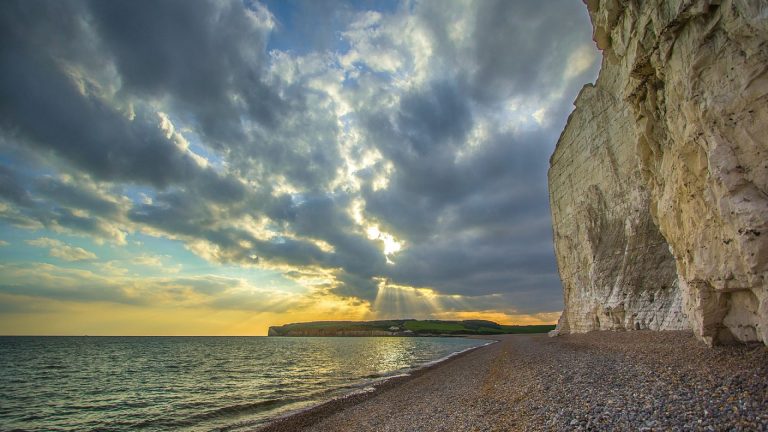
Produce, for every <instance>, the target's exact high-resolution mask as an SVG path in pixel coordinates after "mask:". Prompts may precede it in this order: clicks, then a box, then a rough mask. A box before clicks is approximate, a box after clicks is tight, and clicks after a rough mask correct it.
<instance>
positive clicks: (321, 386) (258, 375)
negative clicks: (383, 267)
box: [0, 336, 489, 431]
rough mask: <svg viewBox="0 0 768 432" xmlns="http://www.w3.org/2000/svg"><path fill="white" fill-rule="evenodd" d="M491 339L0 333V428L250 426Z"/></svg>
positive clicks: (236, 428) (372, 384) (207, 428)
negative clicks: (32, 335) (38, 335)
mask: <svg viewBox="0 0 768 432" xmlns="http://www.w3.org/2000/svg"><path fill="white" fill-rule="evenodd" d="M488 343H489V341H487V340H478V339H467V338H429V337H354V338H353V337H323V338H320V337H318V338H304V337H93V336H91V337H89V336H82V337H67V336H60V337H46V336H40V337H37V336H35V337H26V336H8V337H0V430H2V431H6V430H14V429H21V430H28V431H128V430H130V431H137V430H138V431H141V430H145V431H246V430H253V429H254V428H257V427H259V426H262V425H264V424H266V423H267V422H269V421H271V420H274V419H275V418H278V417H280V416H284V415H287V414H290V413H293V412H298V411H301V410H304V409H308V408H310V407H312V406H315V405H317V404H320V403H323V402H325V401H328V400H331V399H334V398H343V397H347V396H348V395H350V394H354V393H359V392H368V391H372V390H373V389H375V387H376V385H378V384H380V383H382V382H384V381H386V380H388V379H391V378H392V377H397V376H403V375H407V374H409V373H411V372H413V371H414V370H416V369H419V368H423V367H425V366H428V365H431V364H434V363H436V362H439V361H442V360H444V359H446V358H449V357H451V356H453V355H456V354H457V353H460V352H463V351H466V350H468V349H472V348H474V347H478V346H480V345H484V344H488Z"/></svg>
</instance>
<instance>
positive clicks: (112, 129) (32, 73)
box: [0, 2, 227, 188]
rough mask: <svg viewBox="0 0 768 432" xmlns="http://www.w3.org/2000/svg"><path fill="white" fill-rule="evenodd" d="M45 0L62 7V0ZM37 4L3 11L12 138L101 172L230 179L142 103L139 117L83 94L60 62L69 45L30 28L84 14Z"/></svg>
mask: <svg viewBox="0 0 768 432" xmlns="http://www.w3.org/2000/svg"><path fill="white" fill-rule="evenodd" d="M45 5H51V7H52V8H55V7H56V3H55V2H52V3H45ZM35 6H40V5H38V4H35V3H34V2H20V3H13V2H11V3H8V4H4V5H3V9H2V12H0V23H2V25H1V27H2V29H1V30H0V39H2V40H3V49H2V51H0V70H2V79H0V95H2V97H1V98H0V127H2V128H3V129H4V130H5V132H6V133H7V134H8V135H10V137H11V138H12V139H15V140H16V141H23V142H24V143H26V144H27V145H30V146H35V147H37V148H39V149H40V150H43V151H50V152H51V153H53V154H54V155H56V156H57V157H59V158H61V159H64V160H66V161H68V162H69V163H71V164H73V165H74V166H76V167H78V168H80V169H83V170H85V171H87V172H88V173H89V174H91V175H93V176H94V177H96V178H98V179H103V180H110V181H129V182H139V183H146V184H151V185H153V186H156V187H161V188H162V187H166V186H168V185H169V184H171V183H175V182H188V181H192V180H194V179H195V177H197V176H201V175H205V176H206V177H207V178H205V179H204V180H206V181H210V180H214V181H219V182H224V183H226V182H227V180H224V179H217V178H216V177H215V176H212V175H211V174H210V173H208V172H207V170H206V169H203V168H201V167H199V166H198V164H197V163H196V162H195V161H194V159H193V158H192V157H191V156H190V155H189V154H188V153H186V152H184V151H182V150H180V149H179V147H178V146H177V145H176V144H175V143H174V142H173V141H171V140H170V139H168V137H167V136H166V133H165V132H164V131H163V130H162V129H161V128H160V126H159V119H158V117H157V115H154V114H153V113H150V112H147V111H145V110H144V109H143V108H141V107H138V112H137V113H136V118H135V119H134V120H132V121H131V120H129V119H128V118H127V117H126V116H125V115H124V114H123V113H121V112H119V111H118V110H116V109H115V108H113V107H111V106H109V105H107V104H106V103H105V102H104V101H103V100H101V99H100V98H98V97H95V96H91V95H89V94H83V92H82V91H81V90H80V89H78V88H77V86H76V84H75V82H73V80H72V79H71V78H70V77H69V76H67V74H66V73H65V72H64V70H62V66H61V65H60V64H59V62H60V60H61V59H60V58H59V57H58V56H59V55H66V54H69V53H66V52H65V53H62V52H59V51H60V50H61V49H63V48H61V47H58V46H56V44H53V45H52V46H50V49H49V50H47V49H46V47H48V44H47V39H50V38H51V37H52V36H53V34H47V35H41V34H38V33H37V32H28V31H27V29H28V28H33V29H34V28H38V27H40V26H42V24H41V23H39V22H38V20H40V19H47V20H50V21H52V22H53V24H52V26H53V27H54V28H59V27H67V26H66V25H64V24H61V23H60V22H64V23H65V24H66V23H69V22H71V21H76V20H77V18H78V17H76V16H67V15H63V16H45V15H42V16H41V15H37V14H35V13H31V12H30V10H35V9H36V8H35ZM40 9H42V10H45V8H40ZM55 24H61V25H55ZM70 31H74V30H70ZM56 36H57V37H58V35H56ZM72 49H76V47H72Z"/></svg>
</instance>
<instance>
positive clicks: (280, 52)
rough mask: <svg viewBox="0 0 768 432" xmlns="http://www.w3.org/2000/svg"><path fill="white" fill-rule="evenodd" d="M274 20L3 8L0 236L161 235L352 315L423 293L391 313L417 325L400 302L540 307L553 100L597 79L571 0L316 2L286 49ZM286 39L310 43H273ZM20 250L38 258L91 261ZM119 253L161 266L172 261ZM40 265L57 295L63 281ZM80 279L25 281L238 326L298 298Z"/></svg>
mask: <svg viewBox="0 0 768 432" xmlns="http://www.w3.org/2000/svg"><path fill="white" fill-rule="evenodd" d="M302 8H304V9H306V10H314V8H315V7H314V6H312V7H310V6H307V5H303V6H302V7H301V8H300V9H302ZM273 9H274V10H269V9H268V8H267V6H264V5H262V4H260V3H258V2H240V1H223V2H222V1H197V2H192V3H188V2H179V1H175V0H161V1H158V2H156V3H154V4H153V5H152V7H146V5H143V4H142V3H140V2H139V3H137V2H135V1H128V0H119V1H110V2H104V1H74V0H73V1H68V2H54V1H51V2H41V3H35V4H34V5H31V4H30V3H29V2H25V1H11V2H8V3H7V4H6V5H5V6H4V7H3V9H2V11H0V39H1V40H3V41H4V42H3V44H4V46H5V47H8V49H5V50H2V51H0V94H2V95H3V97H2V98H0V221H2V223H4V224H7V225H8V226H12V227H17V228H23V229H27V230H41V229H46V230H49V231H54V232H62V233H67V234H77V235H84V236H88V237H90V238H92V239H94V240H96V241H101V242H104V241H106V242H112V243H116V244H124V243H125V241H126V240H125V239H126V236H128V235H130V234H133V233H142V234H145V235H150V236H153V237H157V238H161V239H170V240H176V241H181V242H183V243H184V245H185V246H186V247H187V249H189V250H190V251H192V252H194V253H195V254H197V255H199V256H200V257H202V258H204V259H206V260H208V261H211V262H214V263H227V264H234V265H239V266H243V267H247V268H249V269H253V271H259V269H261V270H265V269H266V270H270V271H279V272H281V273H282V274H283V275H284V276H285V277H286V278H289V279H291V280H295V281H297V283H300V284H302V285H303V286H305V287H306V288H307V289H308V290H309V291H310V292H311V293H313V294H314V295H318V296H321V297H322V298H326V299H335V300H334V301H336V300H339V298H340V297H343V298H345V299H346V300H344V301H348V302H351V303H350V304H357V302H360V304H364V305H368V306H369V307H370V308H371V313H372V314H374V315H375V314H377V313H381V314H386V313H390V312H391V311H392V308H390V307H388V306H385V303H383V302H381V301H379V302H378V303H377V298H379V295H380V294H381V290H382V284H381V282H380V281H382V280H386V281H387V284H389V285H392V286H398V287H402V288H401V291H398V292H400V293H406V292H408V293H416V294H418V293H422V294H423V293H425V292H427V291H408V290H409V289H412V290H422V289H428V290H431V291H429V292H432V293H433V295H431V296H432V297H430V296H426V297H425V296H420V295H408V296H405V297H403V299H406V300H407V301H413V302H415V303H414V304H413V305H411V307H412V309H410V310H412V311H413V312H412V313H430V314H437V313H439V311H436V310H432V311H430V310H428V309H426V308H424V307H417V304H418V303H419V302H420V301H421V300H419V299H425V298H433V297H434V298H438V299H443V300H444V301H441V302H440V307H442V308H443V309H445V310H446V311H452V312H455V313H457V314H458V313H460V312H462V311H464V309H460V308H459V306H457V305H455V304H454V303H452V301H453V300H451V299H454V297H451V296H458V297H456V298H461V299H462V302H464V305H463V306H461V307H465V308H470V307H474V308H475V309H477V310H484V311H486V312H487V313H497V312H498V313H507V312H509V313H512V312H514V313H515V314H517V315H521V314H522V315H524V314H534V313H538V312H551V311H555V310H557V309H558V308H560V307H561V300H560V297H561V296H560V286H559V279H558V275H557V269H556V266H555V261H554V256H553V253H552V246H551V228H550V221H549V208H548V198H547V189H546V170H547V160H548V157H549V154H550V153H551V151H552V149H553V148H554V143H555V142H556V140H557V137H558V135H559V131H560V129H561V128H562V127H563V125H564V123H565V119H566V117H567V114H568V112H569V111H570V110H571V108H572V106H571V101H572V100H573V98H574V97H575V96H576V93H577V91H578V89H579V88H580V87H581V85H582V84H583V83H584V82H586V81H588V80H590V79H592V78H594V75H595V73H596V68H597V61H596V58H597V57H596V56H595V49H594V47H593V45H592V43H591V40H590V37H591V32H590V28H589V23H588V17H587V14H586V11H585V8H584V7H583V5H580V4H576V3H573V2H566V1H557V2H554V3H552V2H547V3H542V2H536V1H532V0H530V1H520V2H505V1H493V0H489V1H484V2H450V3H446V2H442V1H420V2H414V3H410V2H404V3H402V4H398V5H396V6H395V7H392V8H390V9H388V10H381V9H379V10H362V7H361V6H360V5H359V4H358V5H347V4H341V5H339V6H338V7H337V8H332V9H333V10H331V9H330V8H326V10H322V9H323V8H321V12H318V19H317V23H316V27H312V28H309V29H307V30H306V34H305V35H301V34H299V33H295V34H294V33H292V31H293V30H294V29H292V28H291V27H290V26H291V22H293V21H292V18H290V19H289V17H287V16H285V15H280V14H281V13H282V12H280V11H281V10H284V9H285V8H281V7H278V5H273ZM304 9H302V10H304ZM303 13H307V12H306V11H305V12H303ZM300 14H301V13H300ZM302 16H303V15H302ZM294 18H295V17H294ZM311 22H313V23H315V22H314V21H311ZM136 29H141V31H136ZM51 34H55V35H57V37H56V38H53V39H52V38H51V36H50V35H51ZM291 34H293V36H291ZM308 35H317V36H308ZM320 35H324V36H320ZM329 35H330V36H329ZM309 38H312V39H316V40H317V43H311V44H306V45H302V46H301V47H297V49H291V46H290V44H291V43H292V42H291V41H293V42H294V43H295V42H296V41H299V40H300V41H303V42H306V40H307V39H309ZM303 42H302V43H303ZM374 230H375V231H376V232H378V233H379V234H378V235H369V233H370V232H374ZM34 242H36V243H30V245H31V246H36V247H48V248H49V249H50V251H51V255H52V256H56V257H58V258H62V259H71V260H94V259H96V257H95V255H93V254H92V253H90V252H88V251H85V250H84V249H81V248H74V247H72V246H69V245H66V244H63V243H60V242H59V243H54V242H57V241H56V240H53V239H51V238H48V237H43V238H40V239H38V240H35V241H34ZM394 245H399V249H397V248H396V247H394ZM89 254H90V255H89ZM65 257H66V258H65ZM132 259H133V264H135V265H140V266H155V267H158V266H163V267H165V268H175V267H174V265H173V258H169V259H167V260H166V259H165V258H160V257H158V256H156V255H150V254H144V255H137V256H134V257H133V258H132ZM129 261H130V259H129ZM102 264H103V265H105V266H106V265H107V264H108V263H102ZM12 270H13V271H14V272H17V273H18V272H20V271H21V270H20V269H12ZM49 270H50V272H51V274H52V275H53V276H51V277H52V278H54V277H55V278H57V279H56V280H57V281H58V282H60V283H62V284H63V285H62V286H68V285H67V284H68V283H69V282H68V281H70V280H74V279H76V278H75V276H74V275H73V274H71V273H66V272H64V271H63V270H61V269H56V270H55V271H54V270H53V269H49ZM8 271H10V270H8ZM126 274H127V273H122V274H117V273H116V275H117V276H118V277H120V278H126V277H128V276H126ZM80 276H82V277H86V278H87V279H88V280H90V281H92V282H93V283H92V285H91V286H92V287H93V289H92V290H88V289H85V290H84V291H82V290H79V289H75V287H74V286H72V287H71V289H70V290H69V291H68V290H56V289H54V287H53V286H49V285H45V284H44V285H42V286H49V288H47V289H45V290H41V289H39V288H37V289H36V288H34V287H32V284H27V285H24V286H25V287H26V288H25V289H27V288H28V289H30V290H32V291H33V292H37V293H39V295H41V296H42V295H49V296H53V297H55V298H61V297H62V296H64V297H67V296H70V297H72V298H79V299H91V298H101V299H102V300H105V299H112V300H109V301H117V302H126V303H130V302H135V303H141V302H143V301H145V299H146V298H152V299H155V300H158V301H164V302H165V301H167V302H173V301H176V302H179V304H187V303H189V302H192V303H194V304H203V303H205V304H209V305H211V307H222V308H230V307H237V305H238V304H239V305H243V307H246V305H247V308H248V309H249V310H267V309H269V310H278V309H279V310H288V309H291V308H296V307H299V306H297V304H300V303H301V302H303V301H305V300H306V299H304V298H302V297H300V296H299V297H296V298H295V301H296V302H298V303H295V302H294V301H293V300H292V297H291V295H289V294H285V295H284V294H276V293H272V294H274V295H275V297H274V298H271V297H270V295H272V294H265V292H263V291H259V290H256V289H255V288H254V287H248V286H246V285H243V284H242V283H241V282H238V281H231V280H215V279H210V278H206V279H200V280H197V279H195V280H192V279H183V277H184V276H183V275H177V276H175V277H174V278H166V279H162V280H160V279H149V280H148V283H147V287H151V290H156V291H157V294H153V293H152V292H151V290H150V289H149V288H147V289H145V288H141V289H140V288H137V287H138V285H139V282H138V281H128V280H127V279H120V281H119V283H118V282H115V281H106V280H100V279H98V277H95V275H80ZM25 277H31V275H28V276H25ZM30 280H31V279H30ZM22 285H23V284H22ZM20 286H21V285H20ZM98 286H102V287H107V288H106V289H105V291H104V292H105V293H107V294H104V293H102V294H97V293H99V292H100V291H98V289H97V288H96V287H98ZM252 288H253V289H252ZM249 290H251V291H249ZM14 292H15V291H14ZM62 293H64V294H62ZM138 293H141V294H140V295H139V294H138ZM217 293H218V294H217ZM223 293H229V294H227V295H223ZM220 294H221V295H220ZM100 295H101V296H102V297H99V296H100ZM192 299H194V300H192ZM408 299H409V300H408ZM487 299H493V303H494V305H493V306H489V305H486V300H487ZM379 300H381V299H380V298H379ZM406 300H402V301H406ZM83 301H85V300H83ZM105 301H106V300H105ZM201 302H202V303H201ZM206 302H207V303H206ZM401 304H402V302H401ZM286 308H287V309H286ZM494 308H495V309H494ZM499 308H506V309H505V310H506V311H507V312H503V311H499V310H498V309H499ZM467 310H468V309H467ZM402 311H403V313H405V312H407V309H402ZM522 315H521V316H522ZM510 316H511V315H510Z"/></svg>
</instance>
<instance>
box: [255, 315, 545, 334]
mask: <svg viewBox="0 0 768 432" xmlns="http://www.w3.org/2000/svg"><path fill="white" fill-rule="evenodd" d="M554 328H555V326H554V325H530V326H516V325H502V324H497V323H495V322H493V321H486V320H464V321H443V320H414V319H402V320H381V321H314V322H306V323H294V324H286V325H283V326H273V327H270V328H269V335H270V336H462V335H494V334H514V333H546V332H548V331H550V330H552V329H554Z"/></svg>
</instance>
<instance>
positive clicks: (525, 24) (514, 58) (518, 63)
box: [472, 0, 588, 102]
mask: <svg viewBox="0 0 768 432" xmlns="http://www.w3.org/2000/svg"><path fill="white" fill-rule="evenodd" d="M586 17H587V10H586V8H585V7H584V5H583V4H582V3H581V2H578V1H570V0H559V1H547V2H541V1H538V0H522V1H514V2H510V1H504V0H491V1H484V2H481V3H479V8H478V13H477V22H476V23H475V27H474V29H475V30H474V33H473V35H472V40H473V50H472V51H473V53H474V64H475V65H476V67H477V71H476V72H475V74H474V76H473V79H472V81H473V95H474V96H475V97H478V98H481V99H493V100H498V99H500V98H503V97H508V96H510V95H530V94H534V93H541V92H542V90H545V89H547V88H548V87H551V86H553V85H556V83H557V82H558V81H560V80H561V79H562V78H561V75H562V72H563V66H564V65H563V60H564V59H567V58H568V56H569V54H571V53H572V52H574V51H575V50H576V49H577V48H578V47H579V45H580V44H583V43H584V42H585V40H584V38H583V37H572V35H582V36H583V35H588V28H585V25H584V24H585V21H586ZM566 102H570V101H566Z"/></svg>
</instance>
